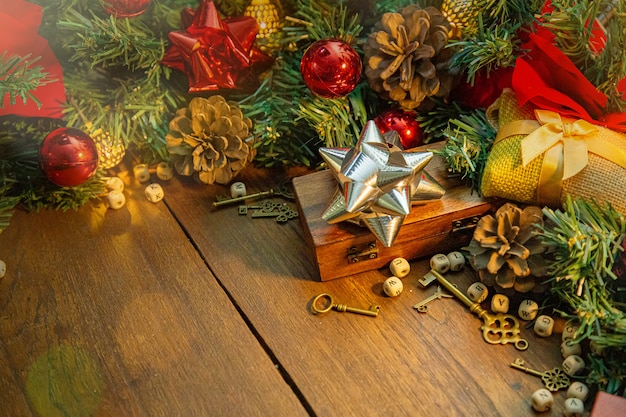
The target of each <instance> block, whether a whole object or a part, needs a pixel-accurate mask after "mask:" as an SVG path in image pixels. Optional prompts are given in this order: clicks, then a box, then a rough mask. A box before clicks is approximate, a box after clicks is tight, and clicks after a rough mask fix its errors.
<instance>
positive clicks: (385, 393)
mask: <svg viewBox="0 0 626 417" xmlns="http://www.w3.org/2000/svg"><path fill="white" fill-rule="evenodd" d="M283 176H284V173H282V172H280V171H258V170H254V169H248V170H246V171H245V172H244V173H243V175H242V176H241V177H240V178H238V180H241V181H243V182H245V183H246V185H247V189H248V192H249V193H252V192H255V191H260V190H264V189H268V188H271V187H276V185H277V184H278V182H279V181H280V180H281V179H282V177H283ZM226 193H227V188H226V187H222V186H209V187H206V186H201V185H196V184H193V183H191V182H185V183H184V185H182V186H178V185H176V182H173V183H172V184H170V186H168V189H167V190H166V195H167V197H166V199H167V204H168V206H169V207H170V208H171V210H172V212H173V213H174V214H175V216H176V217H177V218H178V220H179V221H180V222H181V224H182V225H183V226H184V228H185V229H186V230H187V231H188V233H189V236H190V237H191V239H192V240H193V241H194V242H195V244H196V245H197V247H198V250H199V252H200V253H201V254H202V256H203V257H204V258H205V259H206V261H207V263H208V264H209V265H211V268H212V271H213V273H214V274H215V276H216V277H217V279H218V280H219V281H220V283H221V284H222V285H223V286H224V288H225V289H226V291H228V293H229V294H230V296H231V297H232V298H233V300H234V301H235V302H236V303H237V305H238V306H239V308H240V309H241V313H242V314H243V315H244V316H245V317H246V319H247V320H249V321H250V323H251V324H252V326H253V327H254V329H255V331H256V332H258V334H259V337H260V338H262V339H263V340H264V342H265V343H266V344H267V346H268V348H269V349H270V350H271V351H272V353H273V354H274V355H275V357H276V360H277V361H278V363H279V366H280V367H281V368H282V369H284V370H285V372H287V373H288V375H289V377H290V378H291V379H292V380H293V382H294V384H295V385H296V386H297V387H298V389H299V390H300V391H301V393H302V395H303V398H304V402H305V403H307V404H308V405H310V407H311V409H312V410H313V414H314V415H316V416H320V417H322V416H324V417H325V416H381V415H385V416H423V415H428V414H431V415H447V416H478V415H480V416H522V415H530V414H531V413H532V410H531V407H530V396H531V394H532V392H533V391H535V390H536V389H538V388H541V387H542V383H541V381H540V380H539V379H538V378H536V377H533V376H531V375H527V374H524V373H522V372H520V371H517V370H514V369H512V368H510V367H509V364H510V363H511V362H512V361H513V360H514V359H515V357H517V356H520V357H522V358H524V359H525V360H526V362H527V364H528V366H530V367H531V368H535V369H538V370H545V369H550V368H553V367H555V366H559V365H560V364H561V362H562V359H561V355H560V351H559V345H560V339H559V337H560V335H553V336H551V337H549V338H545V339H542V338H538V337H534V335H533V333H532V331H531V330H528V329H523V330H522V333H523V335H524V337H526V338H528V339H529V341H530V348H529V349H528V350H527V351H525V352H519V351H517V350H516V349H515V348H514V347H513V346H511V345H507V346H499V345H498V346H493V345H489V344H487V343H486V342H484V341H483V340H482V335H481V333H480V331H479V326H480V320H479V319H478V318H476V317H474V316H473V315H472V314H470V313H469V311H468V309H467V308H466V307H465V306H464V305H463V304H461V303H460V302H458V301H457V300H449V299H446V300H440V301H437V302H435V304H433V305H432V307H431V310H430V312H429V313H427V314H419V313H417V312H416V311H415V310H414V309H413V308H412V305H413V304H415V303H416V302H418V301H420V300H421V299H423V298H424V297H426V296H427V295H429V294H430V293H432V291H433V290H434V288H428V289H423V288H421V286H420V285H419V284H418V283H417V280H418V279H419V278H421V277H422V276H423V275H424V274H425V273H426V272H427V271H428V259H417V260H414V261H413V262H412V271H411V273H410V275H409V276H408V277H406V278H404V279H403V282H404V286H405V290H404V293H403V294H402V295H401V296H400V297H398V298H393V299H392V298H388V297H385V296H384V295H383V291H382V283H383V281H384V280H385V279H386V278H387V277H388V276H389V275H390V273H389V272H388V271H386V269H385V268H382V269H380V270H375V271H370V272H364V273H359V274H355V275H352V276H349V277H346V278H341V279H337V280H332V281H327V282H319V280H318V276H317V266H316V261H315V259H314V258H313V257H312V256H311V253H310V248H309V247H308V242H307V236H306V234H305V232H304V231H303V229H302V227H301V226H300V224H299V223H298V222H295V221H292V222H288V223H287V224H285V225H280V224H277V223H275V222H274V221H273V220H271V219H252V218H250V217H244V216H239V215H238V214H237V208H236V207H225V208H220V209H217V210H216V209H212V208H211V202H212V201H214V200H215V198H216V196H217V195H219V194H226ZM450 278H451V279H453V280H454V282H456V283H457V285H458V286H459V287H460V288H466V287H467V286H469V284H470V283H471V282H473V281H474V280H475V279H476V277H475V275H474V274H473V273H472V272H470V271H464V272H462V273H458V274H456V275H453V276H451V277H450ZM323 292H327V293H330V294H332V295H333V296H334V297H335V298H336V300H337V301H338V302H343V303H347V304H349V305H353V306H355V307H365V308H367V306H368V305H369V304H379V305H380V306H381V313H380V315H379V316H378V317H377V318H371V317H365V316H359V315H354V314H349V313H337V312H329V313H328V314H327V315H324V316H316V315H313V314H312V313H311V311H310V303H311V300H312V299H313V297H315V296H316V295H317V294H319V293H323ZM564 400H565V393H564V392H560V393H557V394H555V406H554V409H553V411H552V413H548V414H547V415H554V416H559V415H562V410H563V404H562V403H563V401H564ZM274 415H277V414H276V413H275V414H274Z"/></svg>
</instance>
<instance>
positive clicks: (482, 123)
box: [436, 109, 497, 193]
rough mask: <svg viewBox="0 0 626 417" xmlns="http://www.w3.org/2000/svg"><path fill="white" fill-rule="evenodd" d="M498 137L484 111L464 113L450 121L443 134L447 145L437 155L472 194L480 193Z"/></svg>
mask: <svg viewBox="0 0 626 417" xmlns="http://www.w3.org/2000/svg"><path fill="white" fill-rule="evenodd" d="M496 133H497V132H496V130H495V129H494V128H493V127H492V126H491V124H489V122H488V121H487V117H486V115H485V112H484V111H482V110H480V109H477V110H474V111H472V112H470V113H461V114H459V116H458V117H457V118H451V119H450V120H449V123H448V126H447V127H446V129H445V130H444V133H443V134H444V135H445V136H446V138H447V141H446V143H445V145H444V147H443V148H442V149H441V150H439V151H436V153H437V154H439V155H441V156H443V157H444V159H445V160H446V164H447V166H448V169H449V170H450V173H451V174H457V175H460V176H461V178H463V179H464V180H465V181H466V182H467V183H468V185H469V186H470V188H471V189H472V191H476V192H479V193H480V183H481V180H482V173H483V171H484V167H485V164H486V163H487V157H488V156H489V151H490V150H491V146H492V145H493V141H494V140H495V138H496Z"/></svg>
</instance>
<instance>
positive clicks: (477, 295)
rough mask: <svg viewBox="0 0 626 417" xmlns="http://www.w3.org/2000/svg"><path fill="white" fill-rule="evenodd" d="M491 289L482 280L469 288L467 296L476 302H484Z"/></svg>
mask: <svg viewBox="0 0 626 417" xmlns="http://www.w3.org/2000/svg"><path fill="white" fill-rule="evenodd" d="M487 295H489V291H488V290H487V287H486V286H485V284H483V283H482V282H475V283H473V284H472V285H470V286H469V288H468V289H467V296H468V297H469V299H470V300H472V301H473V302H475V303H482V302H483V301H485V300H486V299H487Z"/></svg>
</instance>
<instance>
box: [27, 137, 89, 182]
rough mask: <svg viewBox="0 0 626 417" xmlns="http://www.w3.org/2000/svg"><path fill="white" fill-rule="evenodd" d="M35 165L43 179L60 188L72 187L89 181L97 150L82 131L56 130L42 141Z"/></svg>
mask: <svg viewBox="0 0 626 417" xmlns="http://www.w3.org/2000/svg"><path fill="white" fill-rule="evenodd" d="M39 163H40V167H41V170H42V171H43V173H44V175H45V176H46V178H48V179H49V180H50V181H51V182H52V183H54V184H56V185H58V186H60V187H75V186H77V185H80V184H82V183H84V182H85V181H87V180H88V179H89V178H91V177H92V176H93V175H94V173H95V172H96V169H97V167H98V150H97V149H96V145H95V144H94V143H93V140H92V139H91V137H89V135H87V134H86V133H85V132H83V131H82V130H78V129H74V128H58V129H55V130H53V131H52V132H50V133H49V134H48V136H46V138H45V139H44V141H43V143H42V145H41V149H40V151H39Z"/></svg>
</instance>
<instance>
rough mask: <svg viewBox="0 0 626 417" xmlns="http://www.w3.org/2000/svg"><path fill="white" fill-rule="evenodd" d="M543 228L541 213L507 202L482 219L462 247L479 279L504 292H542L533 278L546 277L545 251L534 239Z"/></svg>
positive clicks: (534, 208) (536, 239)
mask: <svg viewBox="0 0 626 417" xmlns="http://www.w3.org/2000/svg"><path fill="white" fill-rule="evenodd" d="M542 225H543V213H542V212H541V209H540V208H539V207H533V206H531V207H526V208H525V209H524V210H522V209H520V208H519V207H517V206H515V205H514V204H511V203H506V204H504V205H503V206H502V207H500V208H499V209H498V210H497V211H496V213H495V216H492V215H486V216H483V217H482V218H481V219H480V220H479V221H478V224H477V225H476V230H475V231H474V237H473V239H472V241H471V242H470V244H469V246H467V247H466V248H465V249H466V250H468V251H469V259H468V260H469V263H470V265H472V267H473V268H474V269H475V270H476V271H478V275H479V276H480V280H481V281H482V282H483V283H484V284H486V285H489V286H495V287H499V289H500V290H505V291H506V290H507V289H508V290H515V291H517V292H522V293H524V292H528V291H530V290H534V291H541V290H542V289H543V288H542V287H541V286H540V285H539V283H538V282H536V280H535V277H542V276H545V275H546V265H545V261H544V259H543V257H542V254H543V253H544V252H545V250H546V248H545V246H544V245H542V244H541V242H540V241H539V239H538V238H537V236H536V232H537V231H538V230H539V227H541V226H542ZM537 281H539V280H537Z"/></svg>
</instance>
